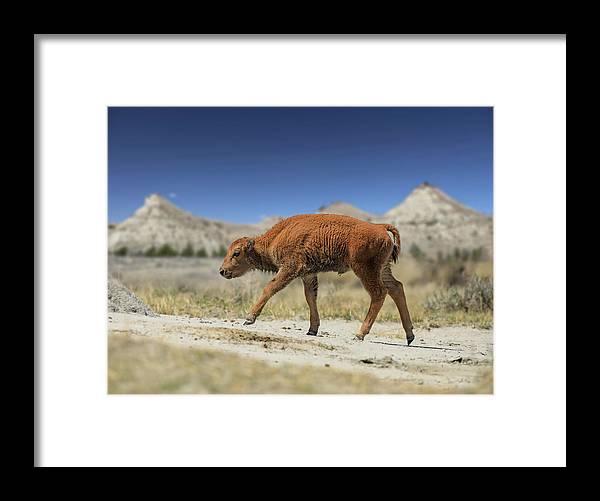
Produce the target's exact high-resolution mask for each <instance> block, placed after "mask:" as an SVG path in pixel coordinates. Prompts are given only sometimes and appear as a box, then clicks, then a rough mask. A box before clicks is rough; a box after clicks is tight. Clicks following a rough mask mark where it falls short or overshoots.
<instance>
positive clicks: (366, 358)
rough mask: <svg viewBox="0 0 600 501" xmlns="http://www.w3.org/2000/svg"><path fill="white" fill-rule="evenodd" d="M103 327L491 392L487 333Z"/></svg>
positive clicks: (344, 325) (212, 322)
mask: <svg viewBox="0 0 600 501" xmlns="http://www.w3.org/2000/svg"><path fill="white" fill-rule="evenodd" d="M108 322H109V324H108V325H109V334H110V333H121V332H129V333H132V334H134V335H139V336H145V337H149V338H152V339H157V340H161V341H163V342H167V343H170V344H174V345H180V346H181V345H183V346H189V347H197V348H211V349H217V350H222V351H225V352H230V353H235V354H237V355H240V356H243V357H249V358H252V359H255V360H261V361H264V362H267V363H268V364H272V365H274V366H277V364H286V363H290V364H297V365H302V366H315V367H332V368H335V369H339V370H344V371H349V372H360V373H367V374H371V375H374V376H376V377H378V378H382V379H395V380H402V381H405V382H410V383H414V384H417V385H427V386H428V387H433V388H436V389H438V390H440V391H444V390H448V391H458V392H463V391H464V392H470V391H472V390H473V389H475V388H477V389H478V391H483V392H485V393H490V392H491V391H492V378H491V371H492V360H493V334H492V331H490V330H479V329H472V328H468V327H444V328H435V329H431V330H416V331H415V335H416V339H415V341H414V342H413V344H412V345H411V346H410V347H409V346H406V340H405V338H404V334H403V331H402V330H401V329H400V327H399V325H398V324H396V323H376V324H375V325H374V327H373V330H372V331H371V334H370V335H369V336H368V337H367V338H366V339H365V341H363V342H360V341H356V340H354V339H353V337H354V333H355V332H356V331H357V329H358V327H359V323H358V322H355V321H344V320H324V321H323V322H322V325H321V332H320V333H319V336H318V337H310V336H307V335H306V334H305V333H306V330H307V328H306V325H305V324H306V322H303V321H291V320H290V321H277V320H272V321H269V320H264V321H262V320H260V319H259V320H257V322H256V324H254V325H251V326H245V327H243V326H242V321H224V320H219V319H198V318H186V317H177V316H168V315H161V316H158V317H147V316H142V315H138V314H131V313H110V314H109V320H108ZM482 384H483V385H484V388H482Z"/></svg>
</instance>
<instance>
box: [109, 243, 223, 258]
mask: <svg viewBox="0 0 600 501" xmlns="http://www.w3.org/2000/svg"><path fill="white" fill-rule="evenodd" d="M113 254H114V255H115V256H127V255H129V249H128V248H127V247H126V246H123V247H119V248H118V249H117V250H116V251H114V252H113ZM225 254H227V248H226V247H225V246H224V245H221V246H220V247H219V248H218V249H216V250H214V251H213V252H212V253H211V254H209V253H208V251H207V250H206V249H205V248H204V247H200V248H198V249H194V247H193V246H192V244H189V243H188V244H187V245H186V246H185V247H184V248H183V249H182V250H181V252H178V251H177V250H175V248H173V247H172V246H171V245H169V244H164V245H161V246H160V247H158V248H156V247H155V246H154V245H153V246H152V247H150V248H149V249H146V250H145V251H144V252H138V253H135V254H133V255H138V256H140V255H141V256H145V257H175V256H181V257H209V256H211V257H225Z"/></svg>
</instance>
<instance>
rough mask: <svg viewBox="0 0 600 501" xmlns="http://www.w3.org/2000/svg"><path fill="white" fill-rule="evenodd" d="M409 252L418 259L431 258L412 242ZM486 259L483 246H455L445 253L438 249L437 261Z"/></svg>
mask: <svg viewBox="0 0 600 501" xmlns="http://www.w3.org/2000/svg"><path fill="white" fill-rule="evenodd" d="M408 252H409V254H410V255H411V256H412V257H413V258H414V259H416V260H417V261H425V260H429V261H432V262H433V260H432V259H429V258H428V256H427V254H426V253H425V252H423V250H421V248H420V247H419V246H418V245H417V244H414V243H413V244H412V245H411V246H410V248H409V249H408ZM485 259H486V254H485V249H484V248H483V247H477V248H476V249H459V248H455V249H454V251H452V252H448V253H445V254H444V253H443V252H442V251H438V253H437V262H438V263H455V262H466V261H474V262H477V261H483V260H485Z"/></svg>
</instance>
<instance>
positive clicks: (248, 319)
mask: <svg viewBox="0 0 600 501" xmlns="http://www.w3.org/2000/svg"><path fill="white" fill-rule="evenodd" d="M255 321H256V318H255V317H254V318H253V317H248V318H247V319H246V321H245V322H244V325H252V324H253V323H254V322H255Z"/></svg>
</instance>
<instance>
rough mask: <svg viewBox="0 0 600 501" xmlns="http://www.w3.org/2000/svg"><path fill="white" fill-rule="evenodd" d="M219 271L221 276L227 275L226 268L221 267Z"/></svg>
mask: <svg viewBox="0 0 600 501" xmlns="http://www.w3.org/2000/svg"><path fill="white" fill-rule="evenodd" d="M219 273H220V274H221V276H222V277H224V276H225V270H224V269H223V268H221V269H220V270H219Z"/></svg>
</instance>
